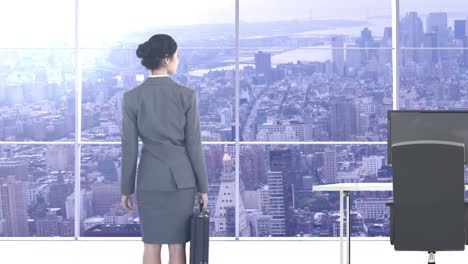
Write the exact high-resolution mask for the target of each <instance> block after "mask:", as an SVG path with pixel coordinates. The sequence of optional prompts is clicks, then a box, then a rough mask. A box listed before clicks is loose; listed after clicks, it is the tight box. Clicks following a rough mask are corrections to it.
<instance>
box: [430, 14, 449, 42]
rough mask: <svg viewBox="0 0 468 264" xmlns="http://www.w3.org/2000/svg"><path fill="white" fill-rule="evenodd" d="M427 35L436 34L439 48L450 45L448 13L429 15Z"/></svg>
mask: <svg viewBox="0 0 468 264" xmlns="http://www.w3.org/2000/svg"><path fill="white" fill-rule="evenodd" d="M426 33H436V35H437V47H446V46H447V44H448V26H447V13H445V12H438V13H429V15H428V16H427V20H426Z"/></svg>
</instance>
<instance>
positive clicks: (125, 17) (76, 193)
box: [0, 0, 468, 238]
mask: <svg viewBox="0 0 468 264" xmlns="http://www.w3.org/2000/svg"><path fill="white" fill-rule="evenodd" d="M395 3H399V5H395ZM237 4H239V5H237ZM463 4H464V3H463V2H462V1H459V0H446V1H444V2H443V3H441V2H440V1H435V0H433V1H423V0H399V1H398V0H383V1H369V0H355V1H345V0H316V1H306V0H290V1H287V2H284V1H276V0H216V1H202V2H197V1H187V0H173V1H166V2H162V1H150V0H136V1H132V2H130V1H117V2H113V3H109V2H107V1H91V0H66V1H58V0H47V1H40V2H37V3H36V1H32V0H20V1H16V2H15V3H8V4H0V7H1V8H0V10H1V11H0V22H1V23H2V25H3V26H2V27H0V34H2V36H4V37H3V38H2V40H3V41H2V43H0V67H1V71H0V76H1V77H2V78H0V109H1V114H0V143H1V144H0V236H6V237H10V236H12V237H16V236H30V237H33V236H41V237H52V236H61V237H73V236H74V237H102V236H105V237H109V236H114V237H121V236H134V237H137V236H139V216H138V213H137V210H136V209H135V210H134V211H132V212H128V211H125V210H124V209H123V208H122V207H121V204H120V184H119V182H120V166H121V164H120V161H121V148H120V137H121V106H122V93H123V92H125V91H127V90H129V89H132V88H134V87H135V86H137V85H139V84H140V83H141V82H142V81H144V79H145V78H146V77H147V76H148V73H149V72H148V70H146V69H145V68H144V67H143V66H142V65H141V64H140V61H139V59H138V58H137V57H136V55H135V50H136V47H137V45H138V44H140V43H142V42H144V41H146V40H147V39H148V38H149V37H150V36H151V35H153V34H157V33H166V34H169V35H171V36H173V37H174V39H175V40H176V41H177V43H178V46H179V49H180V63H179V68H178V72H177V74H176V75H173V76H171V78H173V79H174V80H176V81H177V82H179V83H181V84H182V85H185V86H187V87H189V88H191V89H194V90H195V91H196V93H197V95H198V98H199V109H200V119H201V129H202V140H203V144H204V154H205V161H206V167H207V173H208V178H209V194H208V196H209V199H210V200H209V208H210V210H211V213H212V214H211V216H212V217H211V223H210V224H211V225H210V226H211V236H212V237H241V238H244V237H276V236H283V237H284V236H287V237H319V236H338V234H339V229H338V221H339V220H338V218H337V217H338V205H339V197H338V193H333V192H312V186H313V185H317V184H327V183H339V182H389V181H391V180H392V174H391V167H389V166H387V161H386V158H387V153H386V150H387V147H386V140H387V133H388V132H387V111H388V110H391V109H467V108H468V101H467V100H466V95H467V92H468V91H467V89H466V87H467V85H468V48H467V47H468V23H467V21H468V8H466V7H465V6H466V5H463ZM25 6H27V7H28V8H25ZM395 6H399V10H394V9H392V8H394V7H395ZM237 7H238V9H237V10H236V8H237ZM236 11H238V12H236ZM396 11H399V12H396ZM18 14H21V15H18ZM236 14H238V17H236ZM75 15H77V16H75ZM236 23H238V24H236ZM9 25H11V26H9ZM13 25H14V26H13ZM392 25H398V28H399V30H398V31H395V29H394V28H392ZM236 29H239V31H237V30H236ZM237 32H239V35H236V34H237ZM394 39H398V40H399V41H398V43H395V42H394V41H393V40H394ZM237 40H239V42H237ZM76 44H78V46H76ZM237 56H238V57H237ZM237 59H238V61H239V64H238V65H236V62H237ZM395 61H396V62H397V63H394V62H395ZM236 66H238V69H239V71H238V72H236ZM76 95H80V96H79V97H78V98H77V97H76ZM237 120H239V122H238V123H237V122H236V121H237ZM237 131H238V133H239V134H237V135H236V133H237ZM237 139H238V141H237V142H236V140H237ZM237 183H239V184H238V185H237ZM237 191H239V193H237ZM389 198H391V193H388V192H380V193H374V192H367V193H366V192H361V193H356V194H353V199H352V210H351V215H352V217H353V219H352V223H353V226H352V230H351V231H352V235H353V236H388V211H387V208H386V207H385V205H384V203H385V201H386V200H388V199H389ZM75 199H78V201H79V208H75V205H76V207H78V203H75ZM136 206H138V202H137V203H136Z"/></svg>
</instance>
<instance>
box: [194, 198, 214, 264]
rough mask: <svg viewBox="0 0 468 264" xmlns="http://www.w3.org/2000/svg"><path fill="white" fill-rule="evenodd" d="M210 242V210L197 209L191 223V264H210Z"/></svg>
mask: <svg viewBox="0 0 468 264" xmlns="http://www.w3.org/2000/svg"><path fill="white" fill-rule="evenodd" d="M209 242H210V212H209V210H208V209H203V208H202V204H200V209H198V208H197V209H195V210H194V212H193V215H192V219H191V224H190V264H208V246H209Z"/></svg>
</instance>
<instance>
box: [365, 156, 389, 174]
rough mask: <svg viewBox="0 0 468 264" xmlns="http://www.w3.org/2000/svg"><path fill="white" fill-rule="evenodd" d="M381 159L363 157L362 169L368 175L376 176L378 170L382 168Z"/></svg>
mask: <svg viewBox="0 0 468 264" xmlns="http://www.w3.org/2000/svg"><path fill="white" fill-rule="evenodd" d="M383 159H384V157H382V156H371V157H363V158H362V167H363V168H364V171H366V172H367V173H368V174H369V175H372V176H377V173H378V172H379V169H380V168H382V165H383Z"/></svg>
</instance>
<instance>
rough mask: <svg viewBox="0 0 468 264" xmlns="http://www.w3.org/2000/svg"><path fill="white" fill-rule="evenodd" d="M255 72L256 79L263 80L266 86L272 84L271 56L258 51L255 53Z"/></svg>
mask: <svg viewBox="0 0 468 264" xmlns="http://www.w3.org/2000/svg"><path fill="white" fill-rule="evenodd" d="M255 72H256V75H257V78H260V79H262V78H263V79H264V81H265V82H266V83H267V84H271V82H272V71H271V54H270V53H264V52H263V51H259V52H257V53H255Z"/></svg>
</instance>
